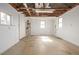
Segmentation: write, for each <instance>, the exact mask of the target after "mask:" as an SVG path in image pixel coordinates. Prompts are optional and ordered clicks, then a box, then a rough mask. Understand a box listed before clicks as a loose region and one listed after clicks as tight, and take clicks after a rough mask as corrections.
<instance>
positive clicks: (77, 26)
mask: <svg viewBox="0 0 79 59" xmlns="http://www.w3.org/2000/svg"><path fill="white" fill-rule="evenodd" d="M0 54H1V55H78V54H79V3H0Z"/></svg>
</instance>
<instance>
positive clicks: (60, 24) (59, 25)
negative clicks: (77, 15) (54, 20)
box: [58, 18, 63, 28]
mask: <svg viewBox="0 0 79 59" xmlns="http://www.w3.org/2000/svg"><path fill="white" fill-rule="evenodd" d="M62 26H63V18H59V19H58V27H59V28H62Z"/></svg>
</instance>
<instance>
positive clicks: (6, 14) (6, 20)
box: [0, 11, 12, 26]
mask: <svg viewBox="0 0 79 59" xmlns="http://www.w3.org/2000/svg"><path fill="white" fill-rule="evenodd" d="M1 12H2V13H5V12H3V11H0V25H3V26H10V25H11V19H12V16H11V15H10V14H8V13H5V14H6V24H1ZM7 15H8V16H10V21H9V24H8V23H7Z"/></svg>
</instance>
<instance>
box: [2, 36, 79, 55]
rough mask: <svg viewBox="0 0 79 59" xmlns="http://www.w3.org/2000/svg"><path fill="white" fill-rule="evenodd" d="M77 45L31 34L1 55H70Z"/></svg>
mask: <svg viewBox="0 0 79 59" xmlns="http://www.w3.org/2000/svg"><path fill="white" fill-rule="evenodd" d="M72 54H79V47H77V46H75V45H73V44H71V43H68V42H66V41H64V40H62V39H58V38H56V37H53V36H31V37H29V38H24V39H22V40H21V41H20V42H19V43H17V44H16V45H15V46H13V47H11V48H10V49H8V50H7V51H6V52H4V53H3V55H72Z"/></svg>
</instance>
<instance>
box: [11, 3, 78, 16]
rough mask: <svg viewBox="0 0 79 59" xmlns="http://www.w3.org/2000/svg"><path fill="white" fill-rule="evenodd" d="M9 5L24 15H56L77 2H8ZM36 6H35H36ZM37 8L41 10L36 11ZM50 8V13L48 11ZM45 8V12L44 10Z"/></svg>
mask: <svg viewBox="0 0 79 59" xmlns="http://www.w3.org/2000/svg"><path fill="white" fill-rule="evenodd" d="M10 5H11V6H12V7H13V8H15V9H16V10H17V11H18V12H22V13H23V14H25V15H26V16H54V17H58V16H60V15H62V14H64V13H65V12H67V11H69V10H70V9H72V8H74V7H75V6H77V5H79V4H78V3H37V4H36V3H10ZM36 6H37V7H36ZM36 9H39V10H40V11H42V12H39V13H38V12H36ZM50 9H55V10H54V11H53V10H52V13H50V12H48V11H50ZM46 10H47V12H46Z"/></svg>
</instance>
